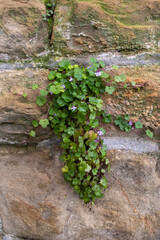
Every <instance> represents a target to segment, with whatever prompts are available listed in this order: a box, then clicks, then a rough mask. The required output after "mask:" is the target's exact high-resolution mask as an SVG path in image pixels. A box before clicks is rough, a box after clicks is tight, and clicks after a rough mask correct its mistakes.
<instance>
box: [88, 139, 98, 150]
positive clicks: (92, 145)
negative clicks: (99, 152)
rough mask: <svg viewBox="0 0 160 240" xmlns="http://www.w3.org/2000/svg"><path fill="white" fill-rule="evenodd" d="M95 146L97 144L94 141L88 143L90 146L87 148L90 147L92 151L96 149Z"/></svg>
mask: <svg viewBox="0 0 160 240" xmlns="http://www.w3.org/2000/svg"><path fill="white" fill-rule="evenodd" d="M97 145H98V143H97V142H95V141H92V142H90V144H89V146H90V148H91V149H92V150H94V149H96V147H97Z"/></svg>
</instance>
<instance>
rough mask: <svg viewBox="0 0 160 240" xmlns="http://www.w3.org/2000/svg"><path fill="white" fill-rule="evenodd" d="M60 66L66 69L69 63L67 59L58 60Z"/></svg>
mask: <svg viewBox="0 0 160 240" xmlns="http://www.w3.org/2000/svg"><path fill="white" fill-rule="evenodd" d="M58 65H59V66H60V67H61V68H64V69H67V68H68V66H69V65H71V64H70V61H69V60H62V61H61V62H59V64H58Z"/></svg>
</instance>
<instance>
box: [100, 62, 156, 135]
mask: <svg viewBox="0 0 160 240" xmlns="http://www.w3.org/2000/svg"><path fill="white" fill-rule="evenodd" d="M109 72H110V74H113V71H109ZM119 73H124V74H125V75H126V77H127V81H128V82H132V81H134V82H135V83H136V84H137V85H141V84H145V85H144V87H143V88H142V89H141V90H140V91H137V90H135V89H129V90H126V89H125V90H123V89H119V90H117V91H116V92H115V93H114V94H113V96H110V95H109V94H107V93H106V94H105V95H104V96H103V97H102V98H103V100H104V108H105V109H106V110H107V112H109V113H111V114H114V115H119V114H124V115H125V114H126V113H127V114H129V115H130V117H131V121H133V122H136V121H138V120H140V121H142V122H143V123H144V126H145V127H151V128H153V129H154V132H155V134H156V135H157V136H160V105H159V97H160V66H145V67H143V68H141V67H133V68H129V67H128V68H122V69H120V71H119Z"/></svg>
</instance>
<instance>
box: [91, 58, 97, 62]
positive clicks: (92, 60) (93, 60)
mask: <svg viewBox="0 0 160 240" xmlns="http://www.w3.org/2000/svg"><path fill="white" fill-rule="evenodd" d="M96 61H97V59H96V58H94V57H91V58H90V59H89V62H90V63H96Z"/></svg>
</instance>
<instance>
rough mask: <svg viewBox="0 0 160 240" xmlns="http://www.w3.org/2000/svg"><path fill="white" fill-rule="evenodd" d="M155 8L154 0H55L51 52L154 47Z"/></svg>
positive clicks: (158, 27) (156, 36)
mask: <svg viewBox="0 0 160 240" xmlns="http://www.w3.org/2000/svg"><path fill="white" fill-rule="evenodd" d="M159 12H160V2H159V1H157V0H135V1H124V0H116V1H110V0H102V1H97V2H96V1H92V0H86V1H85V0H74V1H71V0H70V1H66V0H61V1H58V2H57V6H56V14H55V20H54V27H53V36H52V38H53V39H52V40H53V47H54V50H55V53H56V54H63V55H64V54H72V55H73V54H83V53H85V54H86V53H97V52H107V51H109V50H117V51H124V52H131V51H141V50H144V49H154V50H157V49H158V48H159V46H160V44H159V38H160V35H159V30H160V21H159V20H160V15H159Z"/></svg>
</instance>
